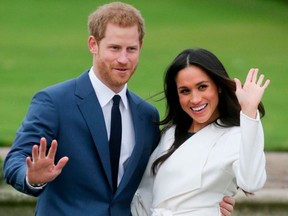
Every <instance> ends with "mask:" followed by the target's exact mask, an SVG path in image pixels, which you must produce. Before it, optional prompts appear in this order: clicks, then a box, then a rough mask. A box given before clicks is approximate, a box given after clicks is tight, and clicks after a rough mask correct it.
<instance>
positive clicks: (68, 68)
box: [0, 0, 288, 151]
mask: <svg viewBox="0 0 288 216" xmlns="http://www.w3.org/2000/svg"><path fill="white" fill-rule="evenodd" d="M107 2H110V1H104V0H93V1H92V0H86V1H77V0H69V1H68V0H57V1H56V0H49V1H48V0H42V1H37V0H25V1H22V0H21V1H20V0H13V1H10V0H0V104H1V106H0V145H2V146H9V145H10V144H11V143H12V141H13V139H14V137H15V132H16V130H17V128H18V127H19V126H20V124H21V122H22V120H23V118H24V116H25V114H26V112H27V108H28V106H29V103H30V100H31V98H32V96H33V95H34V94H35V93H36V92H37V91H39V90H40V89H42V88H44V87H46V86H49V85H52V84H55V83H58V82H61V81H64V80H66V79H70V78H74V77H77V76H78V75H80V74H81V73H82V72H84V71H85V70H87V69H89V68H90V67H91V65H92V57H91V55H90V53H89V51H88V47H87V38H88V30H87V18H88V15H89V14H90V13H91V12H93V11H94V10H95V9H96V8H97V7H98V6H99V5H101V4H103V3H107ZM124 2H127V3H130V4H132V5H134V6H135V7H137V8H138V9H139V10H140V11H141V13H142V15H143V16H144V18H145V23H146V36H145V39H144V44H143V49H142V53H141V57H140V63H139V66H138V70H137V72H136V74H135V75H134V77H133V78H132V80H131V81H130V83H129V88H130V89H132V90H133V91H135V92H136V93H138V94H139V95H140V96H142V97H143V98H149V97H150V96H151V95H154V94H156V93H159V92H161V91H162V89H163V73H164V71H165V69H166V67H167V66H168V64H170V62H171V61H172V60H173V58H174V57H175V56H176V55H177V54H178V53H179V52H180V51H182V50H183V49H186V48H193V47H201V48H206V49H208V50H210V51H212V52H213V53H214V54H216V56H217V57H218V58H219V59H220V60H221V61H222V63H223V64H224V66H225V67H226V69H227V71H228V72H229V74H230V75H231V78H234V77H238V78H240V79H241V80H242V81H243V80H244V78H245V76H246V73H247V72H248V70H249V69H250V68H252V67H258V68H259V69H260V72H262V73H264V74H265V76H266V77H267V78H269V79H271V84H270V86H269V88H268V90H267V91H266V92H265V95H264V99H263V103H264V105H265V108H266V116H265V117H264V119H263V125H264V129H265V139H266V145H265V148H266V150H268V151H270V150H275V151H287V150H288V136H287V132H286V123H287V122H288V115H287V114H286V111H287V108H288V101H287V94H288V87H287V81H288V3H287V1H284V0H282V1H281V0H217V1H215V0H204V1H203V0H178V1H174V0H162V1H161V0H145V1H140V0H134V1H132V0H130V1H129V0H127V1H124ZM159 98H161V95H160V96H158V97H156V98H153V99H149V102H151V103H152V104H153V105H155V106H156V107H157V108H158V109H159V111H160V113H161V115H162V116H163V115H164V112H165V105H164V103H163V101H160V102H159V101H158V102H157V99H159Z"/></svg>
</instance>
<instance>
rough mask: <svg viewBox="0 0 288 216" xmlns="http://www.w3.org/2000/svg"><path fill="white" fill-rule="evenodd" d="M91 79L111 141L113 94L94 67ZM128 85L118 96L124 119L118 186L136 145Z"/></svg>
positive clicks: (90, 73) (90, 74)
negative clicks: (94, 70)
mask: <svg viewBox="0 0 288 216" xmlns="http://www.w3.org/2000/svg"><path fill="white" fill-rule="evenodd" d="M89 78H90V80H91V83H92V86H93V88H94V90H95V93H96V95H97V98H98V101H99V103H100V106H101V108H102V111H103V115H104V119H105V125H106V131H107V137H108V140H109V137H110V124H111V109H112V105H113V100H112V98H113V96H114V95H115V92H113V91H112V90H111V89H110V88H108V87H107V86H106V85H105V84H104V83H102V82H101V81H100V80H99V79H98V78H97V76H96V75H95V73H94V72H93V67H92V68H91V69H90V71H89ZM126 92H127V84H126V85H125V86H124V88H123V89H122V91H121V92H119V93H118V95H119V96H120V97H121V101H120V106H119V108H120V112H121V118H122V128H123V130H122V141H121V152H120V161H119V171H118V185H119V183H120V181H121V179H122V176H123V174H124V171H125V167H126V165H127V163H128V161H129V158H130V156H131V154H132V151H133V148H134V145H135V138H134V137H135V133H134V127H133V122H132V115H131V111H130V107H129V104H128V99H127V95H126Z"/></svg>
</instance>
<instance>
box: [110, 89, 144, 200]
mask: <svg viewBox="0 0 288 216" xmlns="http://www.w3.org/2000/svg"><path fill="white" fill-rule="evenodd" d="M127 98H128V101H129V106H130V110H131V114H132V121H133V126H134V133H135V146H134V149H133V152H132V154H131V157H130V159H129V162H128V164H127V167H126V170H125V172H124V175H123V177H122V180H121V182H120V185H119V188H118V190H117V194H118V193H121V190H123V188H124V187H125V185H127V183H128V182H129V180H130V179H131V178H132V175H133V173H134V171H135V169H136V167H138V164H139V160H140V158H141V156H140V155H141V153H142V151H143V147H144V143H143V135H144V134H143V133H142V131H143V118H142V117H141V115H140V112H139V110H138V109H139V108H138V105H139V101H137V98H135V97H133V96H132V95H131V94H130V93H129V91H127ZM117 194H116V195H117Z"/></svg>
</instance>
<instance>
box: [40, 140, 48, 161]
mask: <svg viewBox="0 0 288 216" xmlns="http://www.w3.org/2000/svg"><path fill="white" fill-rule="evenodd" d="M46 146H47V141H46V139H45V138H44V137H42V138H41V139H40V147H39V157H40V158H45V157H46Z"/></svg>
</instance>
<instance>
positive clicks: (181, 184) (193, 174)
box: [153, 124, 225, 206]
mask: <svg viewBox="0 0 288 216" xmlns="http://www.w3.org/2000/svg"><path fill="white" fill-rule="evenodd" d="M174 131H175V130H172V131H170V135H168V136H173V137H174ZM224 131H225V129H223V128H220V127H216V126H215V124H210V125H208V126H207V127H205V128H203V129H202V130H200V131H199V132H197V133H196V134H195V135H193V136H192V137H191V138H189V139H188V140H187V141H186V142H184V143H183V144H182V145H181V146H180V147H179V148H178V149H177V150H176V151H175V152H174V153H173V154H172V155H171V156H170V157H169V158H168V159H167V160H166V161H165V162H164V163H163V164H162V165H161V167H160V169H159V170H158V172H157V175H156V177H155V182H154V191H153V194H154V200H153V203H154V204H153V206H158V205H159V204H160V203H161V202H164V201H165V200H167V199H169V198H172V197H174V196H178V195H180V194H184V193H187V192H189V191H193V190H196V189H198V188H200V187H201V181H202V170H203V168H204V166H205V163H206V161H207V159H208V156H209V152H210V150H211V148H212V147H213V146H214V145H215V143H216V140H217V138H218V137H220V136H221V135H222V134H223V133H224ZM171 132H172V134H171ZM173 141H174V139H173V140H172V141H170V145H169V147H170V146H171V144H172V143H173ZM167 150H168V148H167Z"/></svg>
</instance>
